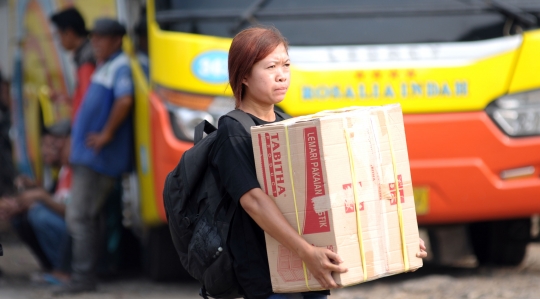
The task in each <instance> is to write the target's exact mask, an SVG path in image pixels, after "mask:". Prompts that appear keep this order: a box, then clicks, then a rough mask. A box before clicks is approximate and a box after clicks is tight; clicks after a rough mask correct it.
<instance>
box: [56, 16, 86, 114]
mask: <svg viewBox="0 0 540 299" xmlns="http://www.w3.org/2000/svg"><path fill="white" fill-rule="evenodd" d="M51 22H52V23H53V24H54V25H55V26H56V28H57V30H58V35H59V38H60V43H61V44H62V47H63V48H64V49H65V50H66V51H72V52H73V54H74V55H73V59H74V62H75V65H76V67H77V78H76V79H77V85H76V87H75V92H74V94H73V98H72V100H71V120H72V121H73V120H74V119H75V115H76V114H77V111H78V110H79V107H80V105H81V101H82V99H83V97H84V94H85V93H86V89H87V88H88V86H89V85H90V79H91V77H92V74H93V73H94V70H95V68H96V63H95V59H94V53H93V52H92V47H91V45H90V41H89V39H88V31H87V30H86V25H85V23H84V19H83V17H82V16H81V14H80V13H79V11H78V10H77V9H76V8H73V7H71V8H68V9H65V10H62V11H60V12H58V13H56V14H54V15H52V16H51ZM56 97H57V98H58V97H61V96H60V95H56ZM56 100H59V99H56Z"/></svg>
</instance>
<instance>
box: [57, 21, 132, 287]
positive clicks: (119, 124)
mask: <svg viewBox="0 0 540 299" xmlns="http://www.w3.org/2000/svg"><path fill="white" fill-rule="evenodd" d="M125 33H126V30H125V28H124V26H123V25H121V24H120V23H118V22H117V21H116V20H112V19H98V20H96V22H95V25H94V29H93V30H92V32H91V44H92V49H93V51H94V55H95V57H96V60H97V68H96V71H95V72H94V74H93V75H92V80H91V83H90V86H89V87H88V89H87V91H86V94H85V96H84V99H83V102H82V104H81V107H80V109H79V111H78V112H77V116H76V117H75V122H74V124H73V130H72V135H71V138H72V139H71V156H70V162H71V164H72V168H73V182H72V190H71V192H72V193H71V194H72V198H71V199H70V201H69V202H68V204H67V207H66V220H67V224H68V229H69V232H70V234H71V236H72V238H73V248H72V249H73V261H72V268H73V274H72V279H71V281H70V283H69V284H67V285H64V286H62V287H61V288H59V289H57V290H56V291H55V294H57V295H59V294H73V293H80V292H88V291H95V290H96V263H97V260H98V258H99V256H98V253H99V250H98V245H99V243H100V242H101V240H102V239H103V234H102V232H101V230H100V218H101V216H102V210H103V206H104V203H105V200H106V199H107V196H108V194H109V192H110V191H111V190H112V188H113V185H114V183H115V182H116V181H117V179H118V178H119V177H120V176H121V175H122V173H125V172H129V171H130V170H131V167H132V164H133V161H132V159H133V127H132V106H133V90H134V89H133V80H132V78H131V69H130V66H129V59H128V57H127V56H126V54H124V53H123V52H122V50H121V49H122V36H123V35H124V34H125Z"/></svg>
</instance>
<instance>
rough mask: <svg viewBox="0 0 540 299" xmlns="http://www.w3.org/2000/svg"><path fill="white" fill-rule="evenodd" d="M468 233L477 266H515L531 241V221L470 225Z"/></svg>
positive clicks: (521, 258) (506, 221) (522, 257)
mask: <svg viewBox="0 0 540 299" xmlns="http://www.w3.org/2000/svg"><path fill="white" fill-rule="evenodd" d="M469 231H470V236H471V243H472V246H473V250H474V253H475V255H476V258H477V260H478V264H479V265H491V266H517V265H519V264H520V263H521V262H522V261H523V259H524V258H525V253H526V251H527V245H528V244H529V242H530V239H531V236H530V234H531V219H530V218H525V219H512V220H503V221H490V222H478V223H472V224H470V226H469Z"/></svg>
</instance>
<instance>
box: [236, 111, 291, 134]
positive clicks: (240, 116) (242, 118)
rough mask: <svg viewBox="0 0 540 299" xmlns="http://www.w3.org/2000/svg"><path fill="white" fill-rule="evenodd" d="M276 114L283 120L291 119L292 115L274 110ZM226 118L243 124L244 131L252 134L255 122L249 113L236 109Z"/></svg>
mask: <svg viewBox="0 0 540 299" xmlns="http://www.w3.org/2000/svg"><path fill="white" fill-rule="evenodd" d="M274 112H275V113H276V114H277V115H279V116H280V117H281V118H283V119H289V118H291V116H290V115H288V114H286V113H284V112H281V111H278V110H276V109H274ZM226 116H228V117H231V118H234V119H236V121H238V122H239V123H240V124H242V126H243V127H244V129H246V131H247V132H248V133H251V127H252V126H255V122H254V121H253V119H252V118H251V117H250V116H249V115H248V114H247V113H245V112H244V111H242V110H240V109H234V110H232V111H231V112H229V113H227V114H226Z"/></svg>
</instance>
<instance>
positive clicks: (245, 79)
mask: <svg viewBox="0 0 540 299" xmlns="http://www.w3.org/2000/svg"><path fill="white" fill-rule="evenodd" d="M247 81H248V80H247V77H244V79H242V84H244V85H245V86H248V83H247Z"/></svg>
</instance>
